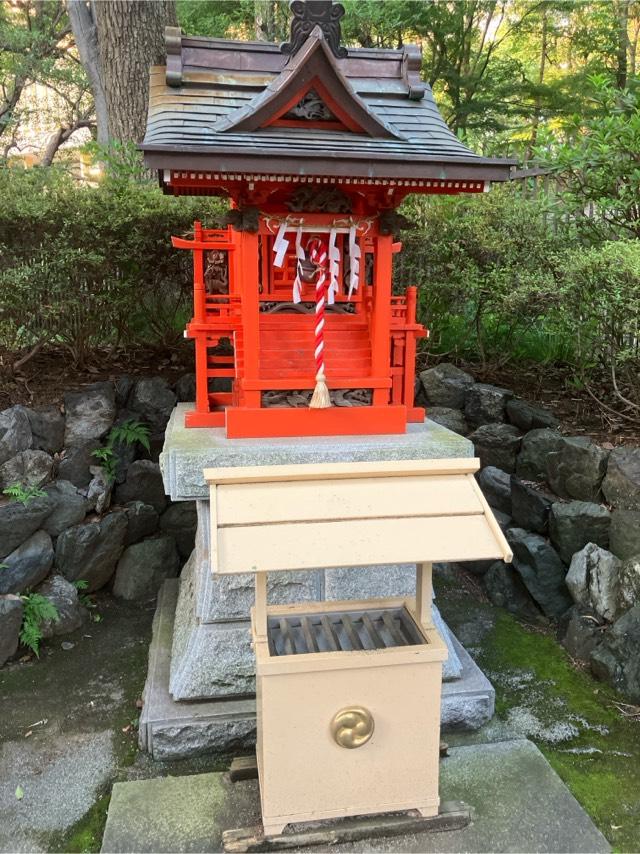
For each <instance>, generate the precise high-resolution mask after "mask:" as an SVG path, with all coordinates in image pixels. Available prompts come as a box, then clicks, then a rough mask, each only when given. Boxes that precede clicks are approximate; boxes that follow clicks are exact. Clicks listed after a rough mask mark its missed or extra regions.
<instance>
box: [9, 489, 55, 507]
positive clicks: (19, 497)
mask: <svg viewBox="0 0 640 854" xmlns="http://www.w3.org/2000/svg"><path fill="white" fill-rule="evenodd" d="M2 492H3V493H4V495H8V496H9V498H10V499H11V500H12V501H20V502H22V504H24V506H25V507H26V506H27V504H29V502H30V501H33V499H34V498H42V497H43V496H44V495H46V494H47V493H46V492H44V490H42V489H40V488H39V487H38V486H23V485H22V484H21V483H12V484H10V485H9V486H7V487H5V488H4V489H3V490H2Z"/></svg>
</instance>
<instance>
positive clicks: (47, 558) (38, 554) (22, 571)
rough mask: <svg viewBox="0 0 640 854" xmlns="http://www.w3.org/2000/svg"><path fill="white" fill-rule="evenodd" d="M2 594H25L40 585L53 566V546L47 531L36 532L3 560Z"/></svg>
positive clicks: (1, 571)
mask: <svg viewBox="0 0 640 854" xmlns="http://www.w3.org/2000/svg"><path fill="white" fill-rule="evenodd" d="M2 563H3V564H4V568H3V569H0V593H24V592H25V591H27V590H30V589H31V588H32V587H35V585H36V584H39V583H40V582H41V581H42V580H43V579H44V578H46V577H47V575H48V574H49V570H50V569H51V567H52V565H53V545H52V543H51V537H50V536H49V534H47V533H46V532H45V531H36V533H35V534H33V535H32V536H31V537H29V539H28V540H27V541H26V542H25V543H22V545H21V546H18V548H17V549H16V550H15V551H13V552H11V554H9V555H7V556H6V557H5V558H3V560H2Z"/></svg>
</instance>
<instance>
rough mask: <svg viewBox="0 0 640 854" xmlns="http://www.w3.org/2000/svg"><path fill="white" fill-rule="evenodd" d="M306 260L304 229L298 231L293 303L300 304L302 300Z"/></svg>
mask: <svg viewBox="0 0 640 854" xmlns="http://www.w3.org/2000/svg"><path fill="white" fill-rule="evenodd" d="M304 259H305V254H304V249H303V248H302V228H300V227H298V228H297V229H296V277H295V279H294V280H293V301H294V303H296V304H297V303H299V302H300V301H301V299H302V266H301V265H302V262H303V261H304Z"/></svg>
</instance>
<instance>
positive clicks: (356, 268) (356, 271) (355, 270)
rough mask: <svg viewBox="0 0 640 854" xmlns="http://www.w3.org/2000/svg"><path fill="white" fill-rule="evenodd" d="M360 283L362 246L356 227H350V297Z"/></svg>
mask: <svg viewBox="0 0 640 854" xmlns="http://www.w3.org/2000/svg"><path fill="white" fill-rule="evenodd" d="M359 284H360V246H359V244H358V241H357V239H356V227H355V225H352V226H351V228H350V229H349V299H351V295H352V294H353V293H354V292H355V291H357V290H358V285H359Z"/></svg>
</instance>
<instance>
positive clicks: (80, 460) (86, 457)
mask: <svg viewBox="0 0 640 854" xmlns="http://www.w3.org/2000/svg"><path fill="white" fill-rule="evenodd" d="M100 447H101V444H100V442H99V440H98V439H89V440H88V441H86V442H80V443H79V444H77V445H73V446H72V447H70V448H66V449H65V450H64V452H63V455H62V459H61V460H60V462H59V463H58V477H60V478H62V480H68V481H69V483H72V484H73V485H74V486H79V487H83V486H87V485H88V484H89V483H90V482H91V478H92V475H91V471H90V469H91V466H94V465H95V464H96V462H97V459H96V457H94V456H93V452H94V451H95V450H97V449H98V448H100Z"/></svg>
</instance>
